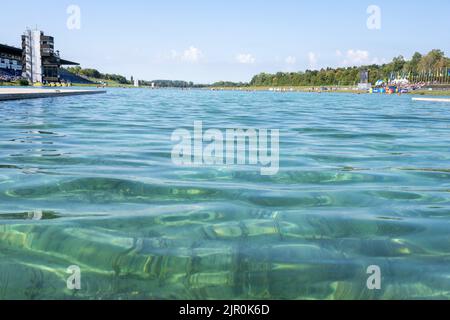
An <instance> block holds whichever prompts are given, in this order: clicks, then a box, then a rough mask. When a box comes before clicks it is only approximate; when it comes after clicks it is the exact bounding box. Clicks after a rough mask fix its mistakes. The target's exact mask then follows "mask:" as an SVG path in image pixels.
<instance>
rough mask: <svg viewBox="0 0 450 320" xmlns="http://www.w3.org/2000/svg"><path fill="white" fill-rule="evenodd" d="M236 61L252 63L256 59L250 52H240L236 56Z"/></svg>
mask: <svg viewBox="0 0 450 320" xmlns="http://www.w3.org/2000/svg"><path fill="white" fill-rule="evenodd" d="M236 61H237V62H239V63H242V64H253V63H255V61H256V59H255V58H254V57H253V56H252V55H251V54H250V53H240V54H238V55H237V56H236Z"/></svg>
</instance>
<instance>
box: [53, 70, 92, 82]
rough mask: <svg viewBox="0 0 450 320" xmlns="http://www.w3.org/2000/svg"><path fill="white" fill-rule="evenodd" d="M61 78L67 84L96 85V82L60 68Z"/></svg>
mask: <svg viewBox="0 0 450 320" xmlns="http://www.w3.org/2000/svg"><path fill="white" fill-rule="evenodd" d="M59 77H60V79H61V81H64V82H67V83H72V84H94V82H92V81H91V80H89V79H86V78H83V77H80V76H78V75H76V74H73V73H71V72H69V71H67V70H66V69H64V68H60V69H59Z"/></svg>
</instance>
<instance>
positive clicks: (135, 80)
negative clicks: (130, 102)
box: [134, 79, 139, 88]
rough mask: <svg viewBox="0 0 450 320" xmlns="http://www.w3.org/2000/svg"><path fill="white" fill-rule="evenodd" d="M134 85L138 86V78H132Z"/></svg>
mask: <svg viewBox="0 0 450 320" xmlns="http://www.w3.org/2000/svg"><path fill="white" fill-rule="evenodd" d="M134 86H135V87H136V88H138V87H139V80H138V79H134Z"/></svg>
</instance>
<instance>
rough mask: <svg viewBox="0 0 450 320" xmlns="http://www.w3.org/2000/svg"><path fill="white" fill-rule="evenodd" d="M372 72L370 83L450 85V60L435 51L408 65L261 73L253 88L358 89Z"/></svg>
mask: <svg viewBox="0 0 450 320" xmlns="http://www.w3.org/2000/svg"><path fill="white" fill-rule="evenodd" d="M361 70H368V71H369V82H371V83H375V82H376V81H378V80H390V79H396V78H399V77H401V78H408V79H410V80H412V81H438V82H442V83H450V75H449V70H450V59H449V58H447V57H445V54H444V52H443V51H441V50H432V51H431V52H429V53H428V54H426V55H422V54H420V53H418V52H416V53H415V54H414V55H413V57H412V59H411V60H409V61H407V60H405V58H404V57H403V56H398V57H396V58H394V59H393V60H392V62H390V63H387V64H383V65H377V64H373V65H368V66H362V67H348V68H326V69H321V70H306V71H304V72H278V73H276V74H270V73H260V74H258V75H256V76H254V77H253V79H252V80H251V81H250V85H251V86H325V85H354V84H355V83H358V82H359V80H360V71H361Z"/></svg>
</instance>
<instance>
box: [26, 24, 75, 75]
mask: <svg viewBox="0 0 450 320" xmlns="http://www.w3.org/2000/svg"><path fill="white" fill-rule="evenodd" d="M54 43H55V41H54V38H53V37H51V36H46V35H45V34H44V32H42V31H38V30H26V31H25V33H24V34H23V35H22V63H21V65H22V76H23V77H24V78H26V79H27V80H29V81H30V82H33V83H36V82H59V81H60V80H61V79H60V74H59V69H60V68H61V66H62V65H79V64H78V63H76V62H71V61H67V60H63V59H61V58H60V56H59V51H55V44H54Z"/></svg>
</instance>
